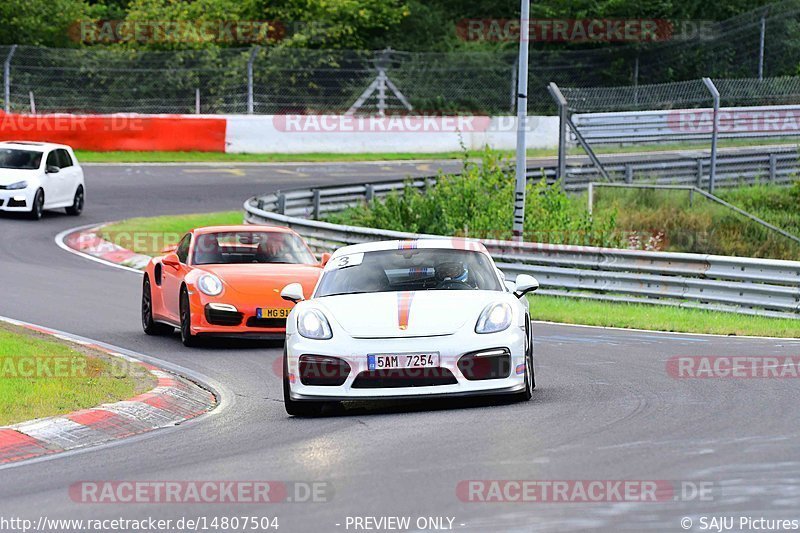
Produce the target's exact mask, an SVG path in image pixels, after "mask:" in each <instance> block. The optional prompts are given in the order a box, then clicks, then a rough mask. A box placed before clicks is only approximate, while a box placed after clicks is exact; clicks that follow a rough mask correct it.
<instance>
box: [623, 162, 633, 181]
mask: <svg viewBox="0 0 800 533" xmlns="http://www.w3.org/2000/svg"><path fill="white" fill-rule="evenodd" d="M625 183H633V167H632V166H631V164H630V163H625Z"/></svg>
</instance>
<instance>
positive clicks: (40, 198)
mask: <svg viewBox="0 0 800 533" xmlns="http://www.w3.org/2000/svg"><path fill="white" fill-rule="evenodd" d="M43 212H44V191H43V190H42V189H39V190H38V191H36V195H35V196H34V197H33V205H32V206H31V211H30V213H28V218H30V219H31V220H41V219H42V213H43Z"/></svg>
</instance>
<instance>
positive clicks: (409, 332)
mask: <svg viewBox="0 0 800 533" xmlns="http://www.w3.org/2000/svg"><path fill="white" fill-rule="evenodd" d="M503 294H504V293H502V292H498V291H447V290H442V291H414V292H377V293H369V294H349V295H341V296H324V297H322V298H318V299H315V300H312V302H313V303H314V304H315V306H318V307H320V308H321V309H322V310H323V311H324V312H325V314H326V315H327V316H328V318H330V319H332V320H335V321H336V322H338V324H339V325H340V326H341V327H342V329H344V330H345V331H346V332H347V333H348V334H349V335H350V336H351V337H354V338H363V339H370V338H373V339H374V338H391V337H432V336H437V335H451V334H453V333H455V332H456V331H458V330H459V329H461V328H462V327H467V326H468V327H474V325H475V323H476V322H477V321H478V316H480V314H481V311H483V309H484V308H485V307H486V306H487V305H488V304H490V303H492V302H496V301H500V300H502V299H503Z"/></svg>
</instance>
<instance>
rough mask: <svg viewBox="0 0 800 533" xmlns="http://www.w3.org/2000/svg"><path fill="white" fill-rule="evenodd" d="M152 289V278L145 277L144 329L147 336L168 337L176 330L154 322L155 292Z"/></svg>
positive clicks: (143, 297) (143, 296)
mask: <svg viewBox="0 0 800 533" xmlns="http://www.w3.org/2000/svg"><path fill="white" fill-rule="evenodd" d="M151 289H152V288H151V287H150V278H148V277H147V276H145V277H144V283H143V284H142V329H144V332H145V333H146V334H147V335H167V334H169V333H172V332H173V331H175V328H173V327H172V326H168V325H166V324H161V323H159V322H156V321H155V320H153V291H152V290H151Z"/></svg>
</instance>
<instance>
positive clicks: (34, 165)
mask: <svg viewBox="0 0 800 533" xmlns="http://www.w3.org/2000/svg"><path fill="white" fill-rule="evenodd" d="M85 198H86V185H85V183H84V179H83V169H82V168H81V166H80V164H79V163H78V160H77V159H76V158H75V153H74V152H73V151H72V148H70V147H69V146H65V145H63V144H52V143H42V142H28V141H6V142H0V211H8V212H23V213H28V214H29V216H30V217H31V218H32V219H34V220H39V219H40V218H42V211H44V210H45V209H58V208H65V209H66V211H67V214H68V215H73V216H78V215H80V214H81V212H82V211H83V204H84V201H85Z"/></svg>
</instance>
